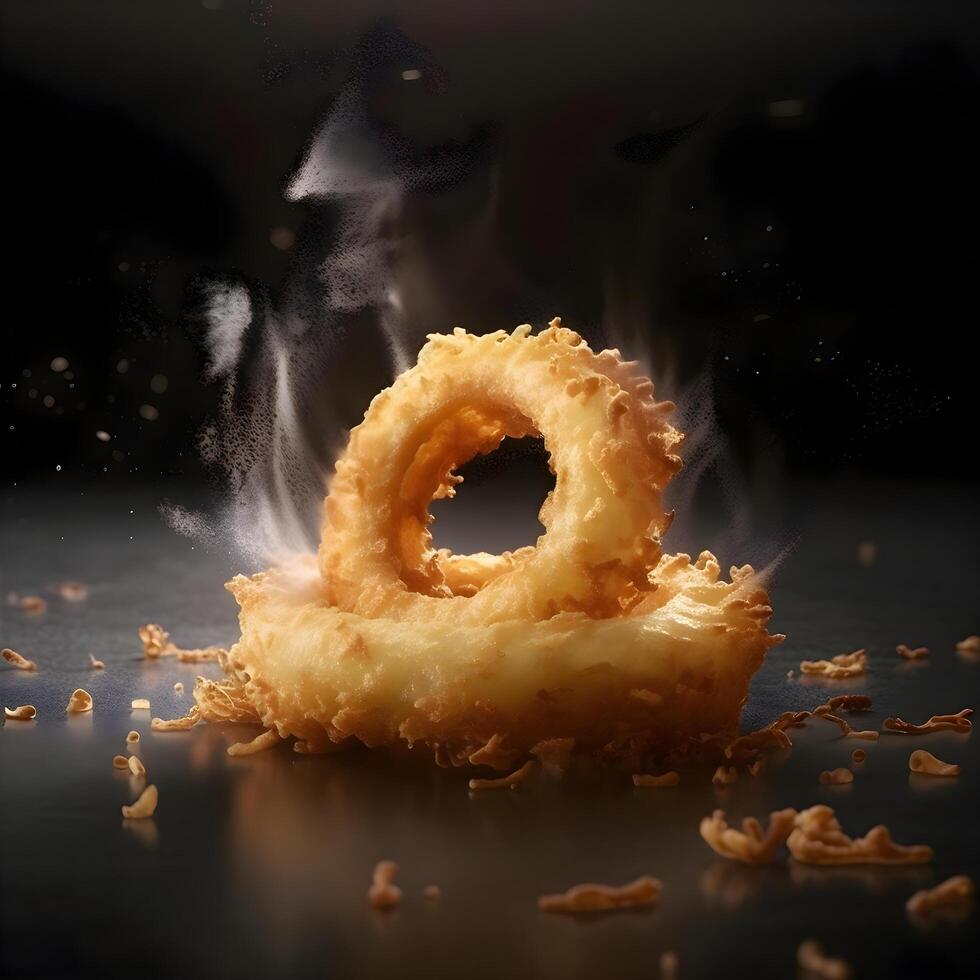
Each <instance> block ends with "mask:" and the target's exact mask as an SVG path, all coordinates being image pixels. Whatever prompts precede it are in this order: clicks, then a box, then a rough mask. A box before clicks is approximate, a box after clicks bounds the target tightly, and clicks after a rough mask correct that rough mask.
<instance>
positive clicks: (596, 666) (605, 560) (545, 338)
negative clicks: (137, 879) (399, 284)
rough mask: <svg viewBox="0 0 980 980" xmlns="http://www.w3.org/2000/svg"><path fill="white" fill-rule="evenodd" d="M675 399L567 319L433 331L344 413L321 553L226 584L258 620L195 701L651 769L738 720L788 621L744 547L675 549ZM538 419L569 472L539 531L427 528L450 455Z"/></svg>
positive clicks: (286, 719) (352, 729)
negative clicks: (446, 543)
mask: <svg viewBox="0 0 980 980" xmlns="http://www.w3.org/2000/svg"><path fill="white" fill-rule="evenodd" d="M668 409H669V406H667V405H666V404H665V403H657V402H656V401H654V398H653V386H652V385H651V384H650V382H649V381H648V380H646V379H645V378H643V377H641V376H640V375H639V374H638V373H637V371H636V367H635V365H632V364H627V363H624V362H623V361H621V360H620V358H619V355H618V353H617V352H613V351H603V352H602V353H599V354H595V353H593V352H592V351H591V350H590V349H589V348H588V346H587V345H586V344H585V343H584V342H583V341H582V339H581V338H580V337H579V336H578V335H577V334H575V333H574V332H572V331H570V330H566V329H564V328H562V327H560V326H559V324H558V323H557V321H555V322H553V323H552V324H551V326H550V327H549V328H548V329H546V330H545V331H543V332H542V333H540V334H537V335H532V334H531V332H530V328H529V327H519V328H518V329H517V330H516V331H514V333H512V334H509V335H508V334H504V333H495V334H489V335H486V336H483V337H475V336H471V335H468V334H465V333H463V332H462V331H457V332H456V333H454V334H453V335H452V336H450V337H440V336H434V337H431V338H430V340H429V343H428V344H427V345H426V346H425V348H424V349H423V351H422V353H421V354H420V356H419V363H418V366H417V367H415V368H413V369H412V370H410V371H408V372H406V373H405V374H403V375H402V376H401V377H400V378H399V379H398V380H397V381H396V382H395V383H394V385H393V386H392V387H391V388H390V389H388V390H387V391H385V392H382V393H381V394H380V395H379V396H378V397H377V398H375V400H374V401H373V402H372V404H371V407H370V408H369V409H368V412H367V414H366V416H365V420H364V422H363V423H362V424H361V425H360V426H358V427H357V428H356V429H355V430H353V432H352V433H351V439H350V445H349V447H348V449H347V452H346V454H345V455H344V457H343V458H342V459H341V460H340V461H339V462H338V464H337V468H336V475H335V478H334V480H333V482H332V485H331V487H330V494H329V496H328V499H327V503H326V508H325V519H324V526H323V540H322V544H321V548H320V553H319V556H312V555H307V556H297V557H295V558H292V559H290V560H288V561H286V562H285V563H284V564H281V565H280V566H278V567H277V568H274V569H272V570H271V571H268V572H265V573H261V574H259V575H255V576H252V577H251V578H246V577H244V576H238V577H237V578H235V579H234V580H233V581H232V582H231V583H229V586H228V587H229V589H230V590H231V592H232V593H233V594H234V595H235V598H236V599H237V600H238V602H239V605H240V607H241V613H240V624H241V630H242V637H241V639H240V640H239V642H238V643H237V644H235V646H234V647H233V648H232V649H231V650H230V651H229V653H228V655H227V656H226V657H223V658H222V664H223V666H224V667H225V668H226V670H227V672H228V674H229V676H228V678H227V679H226V680H225V681H224V682H222V683H221V684H215V683H213V682H202V683H199V685H198V687H197V688H196V689H195V698H196V699H197V701H198V704H199V705H200V708H201V716H202V717H203V718H204V719H206V720H208V719H213V720H228V718H229V711H230V708H229V705H239V706H240V707H241V710H242V711H243V712H245V713H246V714H248V715H249V720H253V721H254V720H255V718H256V717H257V718H258V719H259V720H260V721H261V723H262V724H263V725H265V726H266V727H267V728H275V729H276V730H277V731H278V733H279V734H280V735H281V736H283V737H286V736H295V737H296V738H297V739H298V740H299V742H298V743H297V748H298V749H299V750H300V751H320V750H324V749H326V748H328V747H330V746H331V745H332V744H335V743H339V742H342V741H344V740H345V739H349V738H354V739H357V740H359V741H361V742H363V743H365V744H367V745H370V746H377V745H387V744H392V743H397V742H405V743H408V744H409V745H412V744H415V743H422V744H425V745H427V746H429V747H430V748H431V749H432V750H433V751H434V752H435V754H436V758H437V761H439V762H440V763H441V764H463V763H466V762H467V761H468V760H469V759H470V757H471V756H475V760H474V761H477V760H478V761H481V762H483V761H484V760H486V759H491V760H492V761H490V763H489V764H491V765H493V766H494V767H495V768H498V769H509V768H510V767H511V766H512V765H513V764H514V763H516V762H518V761H519V760H520V759H522V758H524V757H526V756H527V755H528V753H529V752H531V751H532V750H533V749H534V747H535V746H536V745H537V744H538V743H541V742H545V741H548V740H551V739H562V740H566V741H568V742H569V743H570V744H571V742H572V741H574V751H575V752H576V753H588V754H590V755H592V756H594V757H597V758H606V759H614V760H619V761H625V760H628V761H629V764H630V765H634V766H637V765H640V764H642V762H643V760H645V759H650V758H659V757H662V756H664V755H666V754H668V753H670V754H674V755H679V754H680V755H682V754H685V753H689V752H696V751H697V749H698V747H699V746H701V745H703V744H704V743H705V741H706V738H705V736H706V735H707V734H720V733H729V732H731V731H733V730H734V728H735V727H736V725H737V722H738V716H739V712H740V710H741V707H742V705H743V703H744V701H745V698H746V695H747V691H748V682H749V679H750V677H751V676H752V674H753V673H754V672H755V671H756V670H757V669H758V667H759V666H760V665H761V663H762V660H763V657H764V655H765V652H766V650H767V649H768V648H769V647H770V646H772V645H773V644H775V643H777V642H779V640H780V639H781V637H779V636H770V635H769V634H768V633H767V632H766V628H765V625H766V622H767V621H768V619H769V617H770V615H771V613H772V610H771V608H770V606H769V600H768V596H767V595H766V592H765V589H764V588H763V587H762V585H761V584H760V582H759V580H758V578H757V576H756V575H755V573H754V572H753V570H752V569H751V568H750V567H749V566H744V567H742V568H732V569H731V573H730V579H731V580H730V581H728V582H726V581H724V580H723V579H722V577H721V574H720V569H719V566H718V562H717V561H716V560H715V558H714V557H713V556H712V555H711V554H710V553H708V552H704V553H702V554H701V555H700V556H699V557H698V559H697V560H696V561H693V562H692V561H691V559H690V557H689V556H687V555H675V556H664V555H662V554H661V549H660V535H661V533H662V532H663V530H664V529H665V527H666V525H667V523H668V517H667V516H666V515H665V513H664V510H663V505H662V501H661V493H662V490H663V487H664V486H665V485H666V483H667V481H668V480H669V478H670V476H671V474H672V473H673V472H674V471H675V470H676V468H677V466H678V465H679V463H678V459H677V457H676V455H675V454H674V449H675V448H676V447H677V445H678V443H679V442H680V435H679V433H677V431H676V430H675V429H674V428H673V427H672V426H671V425H670V424H669V423H668V422H667V421H666V414H667V411H668ZM530 433H539V434H540V435H541V436H542V437H543V439H544V441H545V446H546V448H547V449H548V451H549V452H550V454H551V465H552V468H553V470H554V472H555V477H556V482H555V490H554V492H553V494H552V495H551V496H550V497H549V499H548V500H547V501H546V502H545V505H544V507H543V508H542V515H541V520H542V523H543V525H544V526H545V529H546V530H545V533H544V534H543V535H542V536H541V537H540V538H539V540H538V543H537V546H536V547H530V548H522V549H520V550H518V551H515V552H513V553H505V554H504V555H499V556H493V555H482V554H481V555H468V556H455V555H452V554H450V553H449V552H447V551H444V550H443V551H436V550H435V549H433V548H432V543H431V538H430V536H429V533H428V529H427V528H428V524H429V522H430V520H431V517H430V516H429V514H428V504H429V502H430V501H431V500H432V499H433V498H434V497H437V496H444V495H448V494H451V493H452V490H453V487H454V485H455V484H456V483H457V482H458V477H457V476H456V475H455V472H454V471H455V469H456V468H457V467H458V466H460V465H462V464H463V463H464V462H466V461H467V460H468V459H469V458H471V457H472V456H473V455H474V454H477V453H485V452H490V451H491V450H492V449H494V448H495V447H496V446H497V445H499V443H500V441H501V440H502V439H503V438H504V436H506V435H512V436H518V435H526V434H530ZM637 691H643V692H644V693H645V694H646V696H645V697H642V698H640V697H637V696H636V693H637ZM232 715H234V711H232ZM488 745H489V746H492V748H493V751H492V752H486V751H485V752H483V753H481V754H477V753H480V750H481V749H484V748H485V747H486V746H488Z"/></svg>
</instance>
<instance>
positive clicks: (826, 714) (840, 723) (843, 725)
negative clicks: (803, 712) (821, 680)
mask: <svg viewBox="0 0 980 980" xmlns="http://www.w3.org/2000/svg"><path fill="white" fill-rule="evenodd" d="M825 707H827V705H820V707H819V708H815V709H814V711H813V717H814V718H822V719H823V720H824V721H832V722H833V723H834V724H835V725H837V727H838V728H840V730H841V734H842V735H850V734H851V726H850V725H849V724H848V723H847V721H846V720H845V719H844V718H841V716H840V715H834V714H831V713H830V711H829V710H828V711H823V710H821V709H823V708H825Z"/></svg>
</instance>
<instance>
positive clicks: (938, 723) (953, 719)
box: [884, 708, 973, 735]
mask: <svg viewBox="0 0 980 980" xmlns="http://www.w3.org/2000/svg"><path fill="white" fill-rule="evenodd" d="M972 714H973V708H963V710H962V711H957V712H956V714H955V715H933V716H932V717H931V718H930V719H929V720H928V721H924V722H923V723H922V724H921V725H913V724H911V723H910V722H907V721H905V720H903V719H902V718H886V719H885V721H884V727H885V730H886V731H889V732H898V733H900V734H902V735H924V734H925V733H926V732H943V731H953V732H968V731H969V730H970V729H971V728H972V727H973V722H972V721H970V715H972Z"/></svg>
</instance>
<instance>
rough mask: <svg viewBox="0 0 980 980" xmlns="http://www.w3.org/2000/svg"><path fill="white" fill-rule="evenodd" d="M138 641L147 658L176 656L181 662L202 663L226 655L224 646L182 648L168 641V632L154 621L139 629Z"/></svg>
mask: <svg viewBox="0 0 980 980" xmlns="http://www.w3.org/2000/svg"><path fill="white" fill-rule="evenodd" d="M137 632H138V633H139V638H140V641H141V642H142V644H143V655H144V656H145V657H146V658H147V659H148V660H156V659H157V658H158V657H176V658H177V659H178V660H179V661H181V662H182V663H203V662H205V661H212V660H220V659H221V658H222V657H223V656H225V655H227V653H228V651H227V650H226V649H225V648H224V647H204V648H203V649H200V650H183V649H181V648H180V647H178V646H177V645H176V644H175V643H172V642H171V641H170V634H169V633H168V632H167V631H166V630H165V629H164V628H163V627H162V626H158V625H157V624H156V623H146V624H145V625H144V626H141V627H140V628H139V630H137Z"/></svg>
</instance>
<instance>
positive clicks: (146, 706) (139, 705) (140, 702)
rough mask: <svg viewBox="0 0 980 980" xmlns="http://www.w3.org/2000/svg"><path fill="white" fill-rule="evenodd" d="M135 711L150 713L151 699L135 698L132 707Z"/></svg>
mask: <svg viewBox="0 0 980 980" xmlns="http://www.w3.org/2000/svg"><path fill="white" fill-rule="evenodd" d="M130 707H131V708H132V710H133V711H149V710H150V699H149V698H133V703H132V704H131V705H130Z"/></svg>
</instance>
